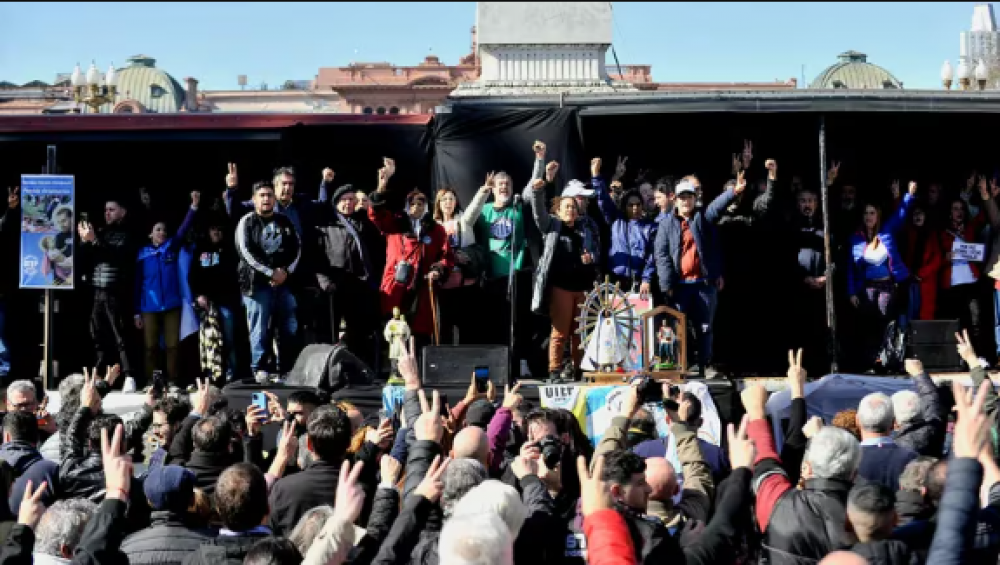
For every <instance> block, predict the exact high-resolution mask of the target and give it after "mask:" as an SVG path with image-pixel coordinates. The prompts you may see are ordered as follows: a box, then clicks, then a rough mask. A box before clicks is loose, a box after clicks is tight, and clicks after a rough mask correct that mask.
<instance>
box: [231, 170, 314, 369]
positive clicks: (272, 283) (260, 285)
mask: <svg viewBox="0 0 1000 565" xmlns="http://www.w3.org/2000/svg"><path fill="white" fill-rule="evenodd" d="M253 201H254V211H253V212H249V213H247V214H246V215H245V216H243V218H241V219H240V221H239V223H238V224H237V225H236V252H237V254H238V255H239V258H240V261H239V278H240V290H241V291H242V293H243V307H244V308H245V309H246V314H247V326H248V328H249V331H250V353H251V358H250V369H251V371H252V372H253V373H257V372H259V371H263V370H264V366H263V364H262V362H263V359H264V354H265V351H266V349H267V343H268V340H267V335H268V333H267V332H268V326H269V325H271V324H272V318H273V327H274V329H275V332H276V333H277V337H278V357H277V359H276V363H275V367H274V368H275V369H276V370H279V371H281V372H285V373H287V372H288V371H289V370H290V369H291V367H292V364H293V363H294V362H295V356H296V355H295V354H296V351H295V349H294V347H295V344H294V340H295V336H296V333H297V331H298V321H297V319H296V302H295V296H294V295H293V294H292V292H291V291H290V290H289V289H288V287H287V286H286V283H287V282H288V277H289V275H291V274H292V273H294V272H295V269H296V268H297V267H298V266H299V258H300V257H301V245H300V242H299V237H298V235H296V232H295V226H294V225H293V224H292V222H291V220H289V219H288V217H286V216H284V215H281V214H275V213H274V188H273V187H272V186H271V184H270V183H269V182H267V181H260V182H258V183H256V184H254V188H253Z"/></svg>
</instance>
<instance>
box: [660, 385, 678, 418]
mask: <svg viewBox="0 0 1000 565" xmlns="http://www.w3.org/2000/svg"><path fill="white" fill-rule="evenodd" d="M680 394H681V387H679V386H674V385H670V390H669V391H668V392H667V395H668V397H667V398H664V399H663V407H664V408H666V409H667V410H669V411H671V412H676V411H678V410H680V407H681V405H680V404H678V403H677V401H676V400H674V399H675V398H677V397H678V396H680Z"/></svg>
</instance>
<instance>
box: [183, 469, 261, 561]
mask: <svg viewBox="0 0 1000 565" xmlns="http://www.w3.org/2000/svg"><path fill="white" fill-rule="evenodd" d="M215 508H216V510H217V511H218V512H219V518H220V519H221V520H222V526H223V527H222V529H221V530H219V537H217V538H216V539H214V540H211V541H209V542H207V543H205V544H203V545H202V546H201V547H199V548H198V549H197V550H196V551H195V552H194V553H192V554H191V555H189V556H188V557H187V558H186V559H184V565H220V564H223V563H224V564H226V565H242V563H243V558H244V557H246V554H247V552H249V551H250V548H251V547H253V545H254V543H256V542H257V541H258V540H260V539H262V538H266V537H270V536H271V529H270V528H268V527H267V526H266V525H265V524H267V523H268V514H269V513H270V509H269V507H268V505H267V480H266V479H265V478H264V474H263V473H261V472H260V470H259V469H257V468H256V467H254V466H253V465H251V464H249V463H237V464H236V465H233V466H232V467H229V468H228V469H226V470H225V471H224V472H223V473H222V475H220V476H219V482H218V484H217V485H216V488H215Z"/></svg>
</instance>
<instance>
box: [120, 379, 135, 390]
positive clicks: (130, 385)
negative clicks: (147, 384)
mask: <svg viewBox="0 0 1000 565" xmlns="http://www.w3.org/2000/svg"><path fill="white" fill-rule="evenodd" d="M122 392H125V393H128V392H135V379H133V378H132V377H131V376H128V377H125V381H124V382H122Z"/></svg>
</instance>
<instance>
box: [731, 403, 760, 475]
mask: <svg viewBox="0 0 1000 565" xmlns="http://www.w3.org/2000/svg"><path fill="white" fill-rule="evenodd" d="M749 424H750V417H749V416H747V415H746V414H744V415H743V419H742V420H741V421H740V429H739V430H738V431H734V430H733V425H732V424H729V425H728V426H727V429H726V432H727V434H728V436H729V462H730V463H731V464H732V466H733V469H738V468H740V467H746V468H747V469H753V461H754V458H755V456H756V455H757V449H756V447H755V446H754V443H753V441H752V440H751V439H749V438H748V437H747V425H749Z"/></svg>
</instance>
